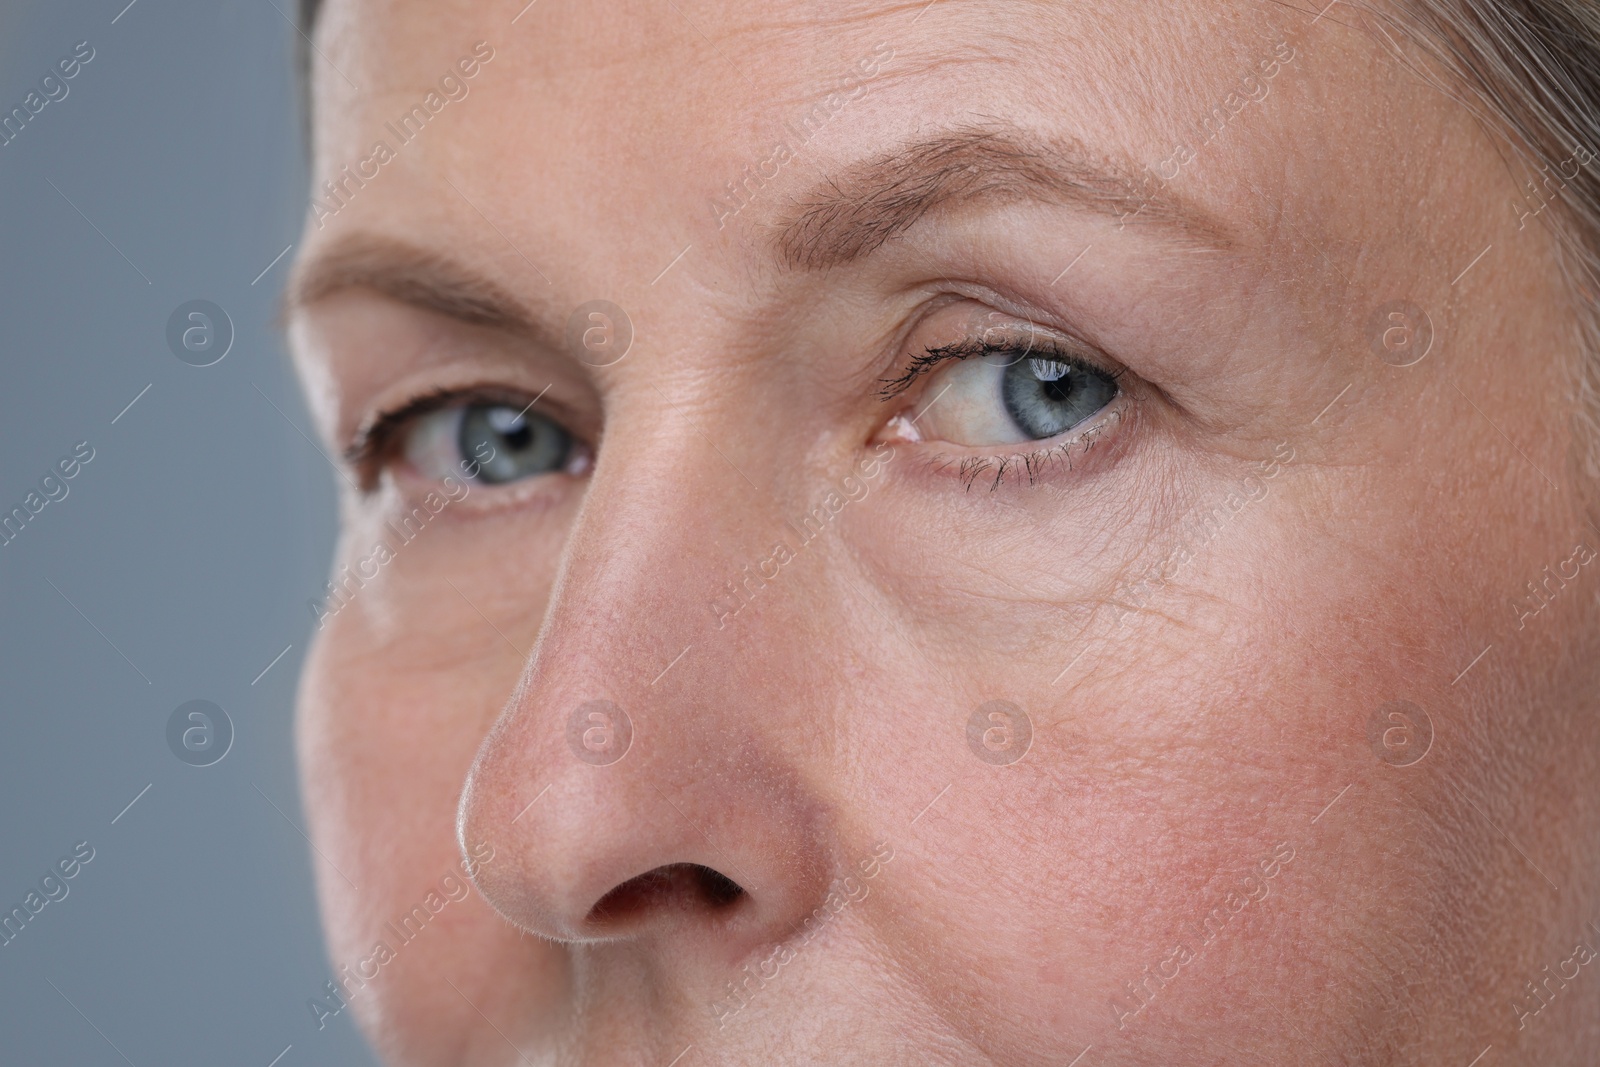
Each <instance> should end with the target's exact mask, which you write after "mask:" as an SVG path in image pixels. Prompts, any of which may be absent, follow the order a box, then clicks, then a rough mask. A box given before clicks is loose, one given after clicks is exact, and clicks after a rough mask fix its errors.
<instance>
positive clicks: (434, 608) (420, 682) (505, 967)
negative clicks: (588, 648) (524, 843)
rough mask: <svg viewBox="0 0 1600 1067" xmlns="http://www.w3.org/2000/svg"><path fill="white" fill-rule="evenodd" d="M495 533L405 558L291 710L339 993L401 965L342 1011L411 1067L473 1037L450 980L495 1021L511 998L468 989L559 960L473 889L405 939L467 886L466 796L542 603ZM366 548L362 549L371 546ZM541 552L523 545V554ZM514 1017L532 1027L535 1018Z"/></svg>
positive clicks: (334, 628)
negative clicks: (462, 813)
mask: <svg viewBox="0 0 1600 1067" xmlns="http://www.w3.org/2000/svg"><path fill="white" fill-rule="evenodd" d="M494 521H501V520H491V525H490V526H489V527H487V528H486V527H484V526H482V525H468V524H462V525H461V526H459V527H449V526H445V525H443V524H441V525H439V526H430V527H429V528H427V529H425V530H424V531H423V533H422V534H421V535H420V536H419V537H418V538H417V539H416V540H414V541H412V542H410V543H409V544H406V545H403V546H401V547H400V548H399V550H398V551H397V553H396V556H395V558H394V561H393V562H392V563H390V564H387V565H385V566H384V567H383V568H382V569H381V572H380V574H379V577H378V578H377V579H375V580H374V581H372V582H369V583H367V584H366V585H365V586H364V587H362V588H361V589H359V590H357V591H356V592H355V593H354V595H353V596H351V597H350V599H349V602H348V604H347V605H346V606H345V607H343V608H342V609H340V610H339V611H338V612H337V613H336V614H334V615H333V616H331V617H330V618H329V619H328V620H327V624H326V628H325V629H324V630H323V631H322V632H321V633H320V634H318V636H317V638H316V642H315V644H314V645H313V648H312V651H311V654H310V657H309V659H308V662H307V666H306V670H305V674H304V676H303V678H302V681H301V689H300V693H299V699H298V707H297V718H296V743H297V750H298V755H299V763H300V768H301V779H302V782H303V789H304V802H305V811H306V817H307V822H308V824H309V833H310V837H311V839H312V841H313V842H314V843H315V846H316V849H317V852H315V853H313V855H312V860H313V863H314V865H315V867H316V879H317V887H318V895H319V898H320V902H321V906H322V914H323V922H324V925H325V928H326V933H327V939H328V945H329V955H330V961H331V964H332V967H331V970H330V975H331V976H332V977H334V978H335V980H340V979H341V977H342V974H343V972H341V967H343V966H344V965H349V973H352V974H353V973H355V971H356V965H357V964H358V963H359V962H360V961H361V960H363V959H367V958H369V957H371V956H372V953H373V946H374V945H375V944H376V943H378V942H380V941H382V942H385V943H387V944H388V945H390V946H391V948H392V949H394V951H395V958H394V959H393V960H392V961H391V962H389V963H386V964H384V965H383V966H382V967H381V968H380V969H379V975H378V977H377V978H375V979H373V980H372V981H369V982H367V983H366V984H365V985H364V987H362V988H361V989H360V990H359V991H358V992H356V993H355V994H354V995H353V996H352V997H351V998H350V1009H349V1010H350V1011H351V1012H353V1013H354V1015H355V1016H356V1018H357V1019H358V1020H359V1021H360V1022H361V1023H362V1025H363V1027H364V1028H365V1029H366V1031H367V1033H368V1035H369V1037H371V1038H372V1039H373V1040H374V1042H375V1043H377V1044H378V1045H379V1046H380V1047H383V1048H391V1049H394V1050H396V1051H398V1050H402V1049H403V1050H404V1051H405V1053H406V1054H407V1055H408V1056H414V1055H416V1053H417V1050H418V1049H427V1048H431V1047H433V1046H434V1045H436V1044H439V1043H441V1042H444V1045H441V1046H440V1057H441V1059H448V1058H449V1055H447V1054H446V1053H447V1051H448V1048H447V1046H448V1041H449V1035H450V1034H452V1033H456V1034H459V1033H460V1032H462V1031H464V1030H471V1029H473V1028H474V1027H475V1025H476V1024H475V1023H474V1022H472V1020H477V1019H478V1017H477V1016H476V1014H475V1013H474V1012H472V1011H471V1009H468V1010H467V1015H469V1016H471V1019H468V1018H466V1017H462V1018H459V1019H458V1018H456V1015H457V1014H459V1012H458V1005H459V1004H460V998H459V997H456V996H455V995H454V994H451V995H450V996H448V997H445V996H441V995H440V992H439V990H440V979H439V975H440V974H446V975H449V976H450V977H451V980H452V981H454V982H456V984H457V985H458V986H461V988H462V989H463V991H464V992H466V993H467V994H468V995H469V996H471V997H472V999H473V1000H474V1001H476V1002H478V1003H479V1004H485V1003H486V1002H492V1001H493V1000H494V999H495V998H496V996H498V995H501V994H499V993H497V992H496V991H494V990H483V991H480V992H475V991H474V990H473V988H472V986H471V985H469V984H467V983H472V982H476V981H480V980H484V979H490V978H492V979H494V980H495V981H496V982H500V983H505V987H506V988H517V989H521V990H527V989H529V988H535V989H536V988H540V987H541V984H542V983H543V982H547V981H550V980H553V979H552V978H551V977H550V974H551V973H553V972H550V971H549V968H550V967H552V966H554V964H555V962H556V961H557V960H558V958H559V957H558V956H557V954H556V953H555V950H553V949H549V948H546V947H544V946H542V945H540V946H535V945H533V943H532V942H528V941H521V940H519V939H518V938H516V937H515V936H513V937H511V938H509V939H508V938H507V937H506V930H507V929H508V928H507V927H506V924H505V922H504V920H502V919H501V918H500V917H499V916H498V915H496V914H495V913H494V912H493V910H492V909H491V908H490V907H489V906H488V904H487V903H485V901H484V899H483V897H482V896H481V895H480V894H479V893H478V892H477V891H476V889H472V890H471V891H470V892H469V893H468V895H467V896H466V897H465V898H464V899H462V900H460V901H451V902H449V903H448V904H447V905H446V906H445V908H444V909H443V910H442V911H441V912H440V913H439V914H438V915H437V916H436V917H434V918H433V919H432V920H431V921H430V922H429V924H428V925H427V926H426V927H425V928H424V929H423V931H422V932H421V934H420V935H417V936H415V937H414V938H412V939H411V940H409V941H404V942H402V940H401V939H400V937H399V936H398V935H397V933H396V928H397V927H398V926H399V923H400V920H401V919H402V918H403V917H404V916H405V915H407V914H408V913H409V912H411V911H412V909H413V907H414V906H415V905H418V904H419V903H421V902H422V901H423V899H424V897H425V896H426V895H427V894H428V893H429V892H430V891H436V890H437V887H438V885H439V883H440V879H441V878H442V877H444V876H445V875H448V874H451V873H452V872H454V873H456V874H457V875H458V876H459V873H460V871H461V862H462V857H461V855H460V851H459V848H458V846H457V843H456V833H455V814H456V809H457V804H458V801H459V798H460V795H461V790H462V786H463V783H464V782H465V781H466V778H467V774H468V771H469V769H470V767H471V765H472V761H473V759H474V757H475V756H476V754H477V751H478V747H479V745H480V744H481V742H482V739H483V738H484V736H485V735H486V734H487V733H488V732H489V730H490V728H491V727H492V725H493V723H494V721H495V719H496V717H497V716H498V714H499V712H500V709H501V708H502V707H503V705H504V703H505V701H506V699H507V697H508V695H509V694H510V693H511V691H512V690H513V688H514V687H515V685H516V681H517V677H518V674H519V671H520V668H521V662H522V660H521V656H520V655H519V654H518V652H517V651H515V650H513V648H512V647H511V646H512V644H513V643H514V644H515V645H516V646H517V649H520V650H526V649H528V648H529V647H531V645H532V642H533V639H534V633H535V632H536V630H537V627H538V624H539V619H540V616H541V614H542V612H543V608H544V603H545V600H546V597H547V596H548V591H549V581H550V574H549V572H548V568H529V567H526V566H511V565H506V564H507V563H511V562H515V561H513V560H506V559H505V558H504V557H503V556H502V557H501V558H499V560H498V562H497V565H495V566H493V567H492V568H491V567H490V566H489V562H490V561H491V560H496V557H495V555H494V554H493V553H492V552H488V551H487V550H486V549H485V547H484V540H483V539H484V537H485V536H487V535H492V533H493V530H494V529H495V528H496V527H494V526H493V522H494ZM505 521H511V520H503V521H502V526H501V527H499V528H503V522H505ZM366 532H368V531H363V534H362V536H359V537H352V538H351V543H352V544H356V545H360V544H362V543H363V537H365V534H366ZM508 536H509V534H508ZM469 540H470V542H471V544H470V545H469V544H467V542H468V541H469ZM537 540H538V535H537V534H535V535H533V536H529V535H528V534H526V533H524V534H523V536H522V543H523V546H524V548H525V549H526V548H527V547H528V546H529V545H530V544H533V543H536V542H537ZM519 555H520V554H519ZM529 555H530V556H531V557H532V558H553V556H544V555H543V554H542V553H538V552H537V551H530V552H529ZM463 560H467V561H472V560H481V561H483V565H481V566H474V565H473V564H472V563H471V562H468V563H465V564H464V563H463V562H462V561H463ZM446 576H448V578H449V582H450V583H454V586H455V588H452V586H451V584H449V583H447V582H446V581H445V580H444V579H445V577H446ZM457 590H459V592H457ZM480 610H481V611H482V612H483V614H482V615H480V614H479V613H478V612H479V611H480ZM485 616H487V617H488V619H489V620H492V625H491V622H490V621H486V619H485ZM496 628H498V631H500V632H497V630H496ZM323 857H325V858H323ZM356 887H359V890H358V889H357V888H356ZM508 942H509V946H510V948H509V949H508V947H507V943H508ZM508 952H509V957H510V958H508ZM490 961H493V962H490ZM367 969H368V971H370V970H371V969H372V968H371V967H370V966H369V967H368V968H367ZM513 979H514V980H513ZM535 979H536V980H535ZM444 988H445V992H447V993H448V992H449V989H448V987H444ZM312 992H320V990H309V989H308V990H307V995H310V994H311V993H312ZM521 1014H522V1015H523V1016H524V1017H532V1016H531V1014H530V1013H529V1011H528V1010H527V1006H524V1007H523V1009H522V1010H521Z"/></svg>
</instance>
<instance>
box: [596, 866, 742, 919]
mask: <svg viewBox="0 0 1600 1067" xmlns="http://www.w3.org/2000/svg"><path fill="white" fill-rule="evenodd" d="M744 895H745V894H744V889H743V887H742V886H740V885H739V883H737V882H735V881H734V880H733V879H731V878H729V877H727V876H726V875H724V874H723V873H722V872H721V871H714V870H712V869H711V868H710V867H703V866H701V865H700V864H698V863H669V864H667V865H666V866H663V867H657V868H656V869H655V870H653V871H646V872H645V873H644V874H641V875H638V876H637V877H634V878H630V879H628V880H627V881H626V882H623V883H622V884H620V885H618V886H615V887H614V888H612V889H611V891H610V892H608V893H607V894H606V895H605V896H603V897H601V898H600V899H599V900H598V901H597V902H596V903H595V906H594V907H593V908H591V909H589V918H588V921H589V922H590V923H591V924H594V925H597V926H616V925H619V924H624V923H629V922H634V921H638V920H639V919H641V918H643V917H645V916H646V915H648V914H650V913H652V912H661V911H667V910H678V911H701V912H717V911H722V910H724V909H726V908H728V907H731V906H732V905H733V904H735V903H737V902H738V900H739V898H740V897H742V896H744Z"/></svg>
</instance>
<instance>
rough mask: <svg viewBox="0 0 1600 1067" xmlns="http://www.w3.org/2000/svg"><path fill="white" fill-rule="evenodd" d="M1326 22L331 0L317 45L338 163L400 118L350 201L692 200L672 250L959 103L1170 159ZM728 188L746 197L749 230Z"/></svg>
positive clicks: (562, 221) (596, 233)
mask: <svg viewBox="0 0 1600 1067" xmlns="http://www.w3.org/2000/svg"><path fill="white" fill-rule="evenodd" d="M1310 23H1311V17H1310V15H1309V14H1308V13H1304V12H1301V11H1298V10H1296V9H1294V8H1291V7H1287V6H1283V5H1274V4H1258V3H1251V2H1239V3H1223V2H1215V0H1211V2H1204V0H1189V2H1172V3H1155V2H1149V0H1141V2H1139V3H1125V4H1106V3H1099V4H1086V3H1067V2H1046V3H1041V2H1028V0H934V2H933V3H926V2H924V0H918V2H917V3H912V4H902V5H885V4H865V3H859V2H855V3H852V2H848V0H809V2H802V3H797V4H784V5H769V4H763V3H729V2H718V3H707V2H705V0H664V2H658V0H651V2H638V3H636V2H632V0H614V2H601V3H584V4H575V3H567V2H562V0H535V2H534V3H532V4H531V5H529V6H526V7H524V6H523V5H522V4H520V3H517V2H510V3H507V2H503V0H494V2H489V0H464V2H457V3H452V4H440V5H428V6H427V7H426V8H423V7H419V6H417V5H407V4H401V3H398V2H396V0H331V2H330V3H329V4H328V6H327V8H326V10H325V11H324V12H323V14H322V18H321V21H320V23H319V27H318V33H317V48H318V52H316V53H314V54H313V55H312V57H311V64H312V77H313V84H314V86H315V99H316V111H315V115H316V151H317V171H318V173H317V178H318V181H319V183H320V181H321V180H323V179H326V178H328V177H334V176H337V174H338V172H339V169H340V168H341V167H343V166H347V165H353V164H356V163H358V162H360V161H361V160H363V159H364V158H367V157H369V156H370V155H371V153H372V151H373V149H374V148H375V147H376V145H377V143H378V142H380V141H381V142H384V143H386V144H388V145H389V146H390V147H391V148H393V149H394V151H395V157H396V158H395V160H394V161H393V163H389V164H385V165H384V167H383V178H382V180H381V181H380V182H374V183H373V184H374V186H375V188H374V189H373V190H371V191H369V190H366V189H363V190H362V192H361V195H360V197H357V198H351V205H350V211H349V212H348V215H349V216H353V217H354V218H357V219H360V218H363V217H370V218H372V219H380V220H381V218H382V217H383V216H384V215H386V214H387V213H388V212H387V208H386V206H385V205H386V204H388V203H392V202H393V201H395V200H398V199H406V200H409V201H410V202H411V203H412V205H413V206H412V208H411V211H412V214H411V216H410V217H411V219H413V220H420V219H423V218H427V217H429V216H431V215H433V214H435V213H438V212H441V211H455V210H466V209H467V208H471V210H470V211H469V212H468V213H469V214H472V213H477V214H481V215H485V216H488V217H489V218H490V219H491V220H492V221H494V222H497V223H504V222H505V221H506V216H505V215H497V214H496V213H495V210H490V209H491V208H494V209H496V210H499V211H502V212H509V213H510V215H512V216H514V217H515V225H517V226H518V227H522V228H526V235H527V236H529V237H534V236H535V231H537V237H538V239H539V243H540V244H541V246H543V245H545V244H546V243H547V242H552V241H553V242H555V243H556V244H561V243H563V242H570V241H571V240H572V239H573V238H572V237H571V236H570V235H571V234H573V233H581V234H586V235H588V237H587V238H585V239H588V240H603V239H606V238H604V237H603V236H602V234H604V233H607V232H609V231H616V230H619V229H632V228H634V227H635V226H636V225H637V224H638V223H639V222H640V221H641V220H642V219H643V218H645V217H648V218H650V219H653V220H659V221H662V222H665V221H666V220H672V219H676V220H679V222H678V229H677V231H676V234H677V236H676V237H672V238H671V240H668V238H669V236H671V235H668V234H667V233H665V232H664V230H663V232H660V233H657V234H654V235H653V240H656V241H660V240H668V244H669V245H671V247H669V248H667V249H666V253H667V256H668V258H669V259H670V256H671V255H672V254H673V253H674V252H675V251H676V250H677V249H679V248H682V247H683V246H684V245H685V244H687V243H690V242H692V241H693V240H694V239H695V235H696V234H697V233H699V234H703V233H704V231H706V230H707V228H708V227H710V228H711V229H712V230H715V231H716V232H717V235H718V238H719V239H722V240H734V241H737V240H740V239H742V238H745V237H749V236H751V235H752V234H753V233H755V232H756V231H758V230H759V228H760V226H759V224H760V223H761V222H762V221H770V220H771V219H772V218H773V216H774V215H775V214H777V213H779V211H780V208H781V206H782V205H783V203H784V201H785V198H786V197H789V196H792V195H794V194H795V192H796V191H797V190H799V189H803V188H807V187H809V186H811V185H813V184H814V183H816V182H818V181H819V180H822V179H824V178H826V176H827V175H828V173H829V171H830V168H832V167H834V166H837V165H838V164H840V163H841V162H843V161H848V160H852V159H857V158H864V157H866V156H868V155H870V154H872V153H873V152H875V151H882V150H883V149H884V148H885V147H886V146H890V145H895V144H898V143H901V142H903V141H905V140H907V139H909V138H912V137H915V136H916V135H918V134H919V133H927V132H929V131H932V130H934V129H936V128H937V127H939V126H941V125H943V124H946V123H950V122H963V121H965V122H972V121H982V120H984V119H986V118H989V117H994V116H1004V117H1005V119H1006V120H1007V121H1008V122H1010V123H1013V124H1016V125H1018V126H1020V127H1023V128H1025V129H1031V130H1038V131H1046V132H1048V133H1050V134H1051V135H1053V136H1056V137H1059V138H1062V139H1065V140H1068V141H1072V142H1075V143H1080V144H1082V145H1084V146H1086V147H1087V149H1088V150H1089V151H1090V152H1091V153H1096V154H1098V153H1102V152H1103V153H1104V154H1106V155H1108V156H1113V155H1114V156H1117V157H1124V158H1126V159H1127V160H1128V161H1129V162H1130V163H1131V164H1132V166H1133V168H1134V169H1135V170H1136V169H1137V168H1138V167H1139V166H1141V165H1150V166H1155V165H1157V164H1158V163H1160V162H1161V161H1162V160H1163V159H1165V158H1167V157H1169V156H1170V155H1171V152H1172V149H1173V146H1174V141H1175V138H1177V137H1179V136H1182V135H1184V132H1185V131H1186V130H1187V129H1189V128H1190V127H1192V126H1195V125H1196V124H1197V123H1199V122H1200V120H1201V118H1202V113H1203V111H1204V110H1205V105H1209V104H1211V103H1213V102H1214V103H1216V104H1219V105H1220V104H1222V103H1223V102H1224V101H1225V100H1226V99H1227V98H1228V96H1229V94H1239V93H1243V92H1244V91H1245V90H1244V89H1243V88H1242V84H1243V83H1245V82H1246V81H1247V80H1249V79H1253V78H1255V77H1256V76H1257V72H1259V71H1260V70H1261V69H1262V67H1263V65H1264V64H1269V63H1270V62H1271V57H1272V55H1273V52H1274V46H1275V45H1276V44H1277V43H1278V42H1280V41H1284V40H1291V41H1294V40H1299V41H1303V39H1304V38H1305V36H1306V34H1307V32H1308V30H1310V29H1312V27H1311V25H1310ZM1325 28H1326V27H1325ZM478 42H483V45H484V46H486V47H487V48H489V49H492V51H493V58H492V59H491V60H489V61H487V62H485V63H483V64H481V69H479V70H478V71H477V73H476V74H474V75H473V76H472V77H471V78H464V79H462V81H463V82H465V91H466V92H467V97H466V98H465V99H462V100H451V101H447V102H446V103H445V105H444V107H443V108H442V110H441V111H440V112H439V113H438V114H437V115H434V116H433V117H432V119H431V121H430V122H429V124H428V127H427V129H426V130H425V131H423V132H422V133H421V134H420V135H417V136H416V137H414V138H412V139H409V140H407V141H406V142H405V143H403V144H402V143H400V142H399V141H398V140H397V137H396V134H400V135H401V136H405V135H406V134H408V133H409V130H403V129H402V128H401V126H400V125H399V120H400V119H401V117H402V116H404V115H406V114H407V113H408V112H409V111H411V110H412V109H413V108H414V107H415V106H416V105H417V104H418V103H420V102H422V101H423V100H424V99H425V96H426V94H427V93H429V92H430V91H432V92H439V83H440V80H441V78H442V77H444V76H446V75H448V74H450V73H451V72H452V71H455V70H456V69H457V65H458V63H459V61H460V60H462V59H463V58H465V57H470V56H471V54H472V52H473V48H474V45H476V44H477V43H478ZM1319 76H1320V77H1321V80H1322V82H1323V83H1324V84H1323V88H1324V89H1325V88H1327V85H1326V83H1327V81H1328V78H1327V71H1322V72H1320V75H1319ZM1370 84H1371V83H1370V81H1369V83H1368V86H1369V88H1368V91H1370ZM1319 91H1320V90H1319ZM440 95H441V96H442V95H443V94H442V93H441V94H440ZM1335 98H1337V97H1335ZM1325 114H1326V113H1325ZM1249 118H1250V120H1251V121H1250V122H1249V123H1248V125H1249V127H1250V128H1249V129H1242V128H1240V129H1234V130H1230V131H1228V133H1227V135H1226V136H1227V137H1228V141H1227V154H1228V156H1229V157H1230V159H1229V168H1228V169H1230V170H1231V169H1237V167H1238V165H1239V164H1246V165H1249V164H1251V161H1252V159H1253V158H1254V157H1257V156H1260V155H1263V154H1264V155H1267V156H1276V157H1279V158H1281V157H1282V155H1283V152H1282V149H1283V147H1284V145H1283V144H1282V143H1281V142H1282V141H1283V139H1284V133H1285V131H1284V129H1283V128H1282V127H1281V123H1282V121H1283V119H1282V117H1281V116H1278V117H1274V116H1270V115H1267V114H1266V113H1265V112H1262V113H1258V114H1252V115H1250V116H1249ZM1244 125H1246V124H1244V123H1241V124H1239V126H1240V127H1243V126H1244ZM1301 139H1302V140H1303V139H1304V138H1303V137H1302V138H1301ZM780 146H782V147H781V148H780ZM785 149H786V150H787V151H785ZM1221 169H1223V168H1221V167H1218V166H1212V167H1211V168H1210V170H1211V171H1212V173H1213V175H1215V174H1216V172H1218V171H1219V170H1221ZM1257 169H1258V170H1259V168H1257ZM444 177H448V178H450V181H449V182H445V181H443V180H441V179H442V178H444ZM452 183H453V186H454V187H453V188H452ZM1196 184H1198V183H1196ZM718 197H721V198H723V200H724V203H726V204H729V205H734V206H741V210H740V211H738V212H737V213H736V215H737V219H736V220H735V221H736V222H737V223H738V224H739V225H737V226H735V227H734V229H735V231H736V232H735V233H734V234H731V235H730V234H728V233H727V232H726V231H727V230H728V228H729V226H728V223H729V221H730V218H732V216H726V217H724V216H719V214H718V211H717V209H716V207H715V204H714V199H715V198H718ZM463 200H466V201H470V203H469V204H468V205H466V207H463V204H462V201H463ZM443 201H451V202H453V204H452V206H451V207H450V208H448V209H447V208H445V207H444V206H443V204H442V202H443ZM484 201H487V202H484ZM745 202H748V203H749V206H750V211H748V212H745V211H744V210H742V205H743V204H744V203H745ZM724 215H726V213H724ZM339 221H340V223H342V224H345V225H348V224H349V223H350V221H351V219H350V218H347V217H346V212H344V211H341V212H340V220H339ZM557 231H564V232H566V233H567V234H568V236H567V237H565V238H563V237H561V236H560V235H559V234H558V233H557ZM678 237H681V239H677V238H678ZM672 240H676V244H675V245H672V243H671V242H672ZM567 251H570V249H569V250H567ZM618 251H619V252H624V254H628V253H627V252H626V251H625V250H622V249H619V250H618ZM658 251H660V250H658V249H656V248H654V247H653V246H652V247H651V248H650V249H649V251H647V252H645V251H640V254H643V255H646V256H647V257H648V256H652V255H655V254H656V253H657V252H658ZM530 258H532V257H531V254H530ZM663 262H665V260H663ZM640 269H644V268H643V266H642V265H641V268H640Z"/></svg>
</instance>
